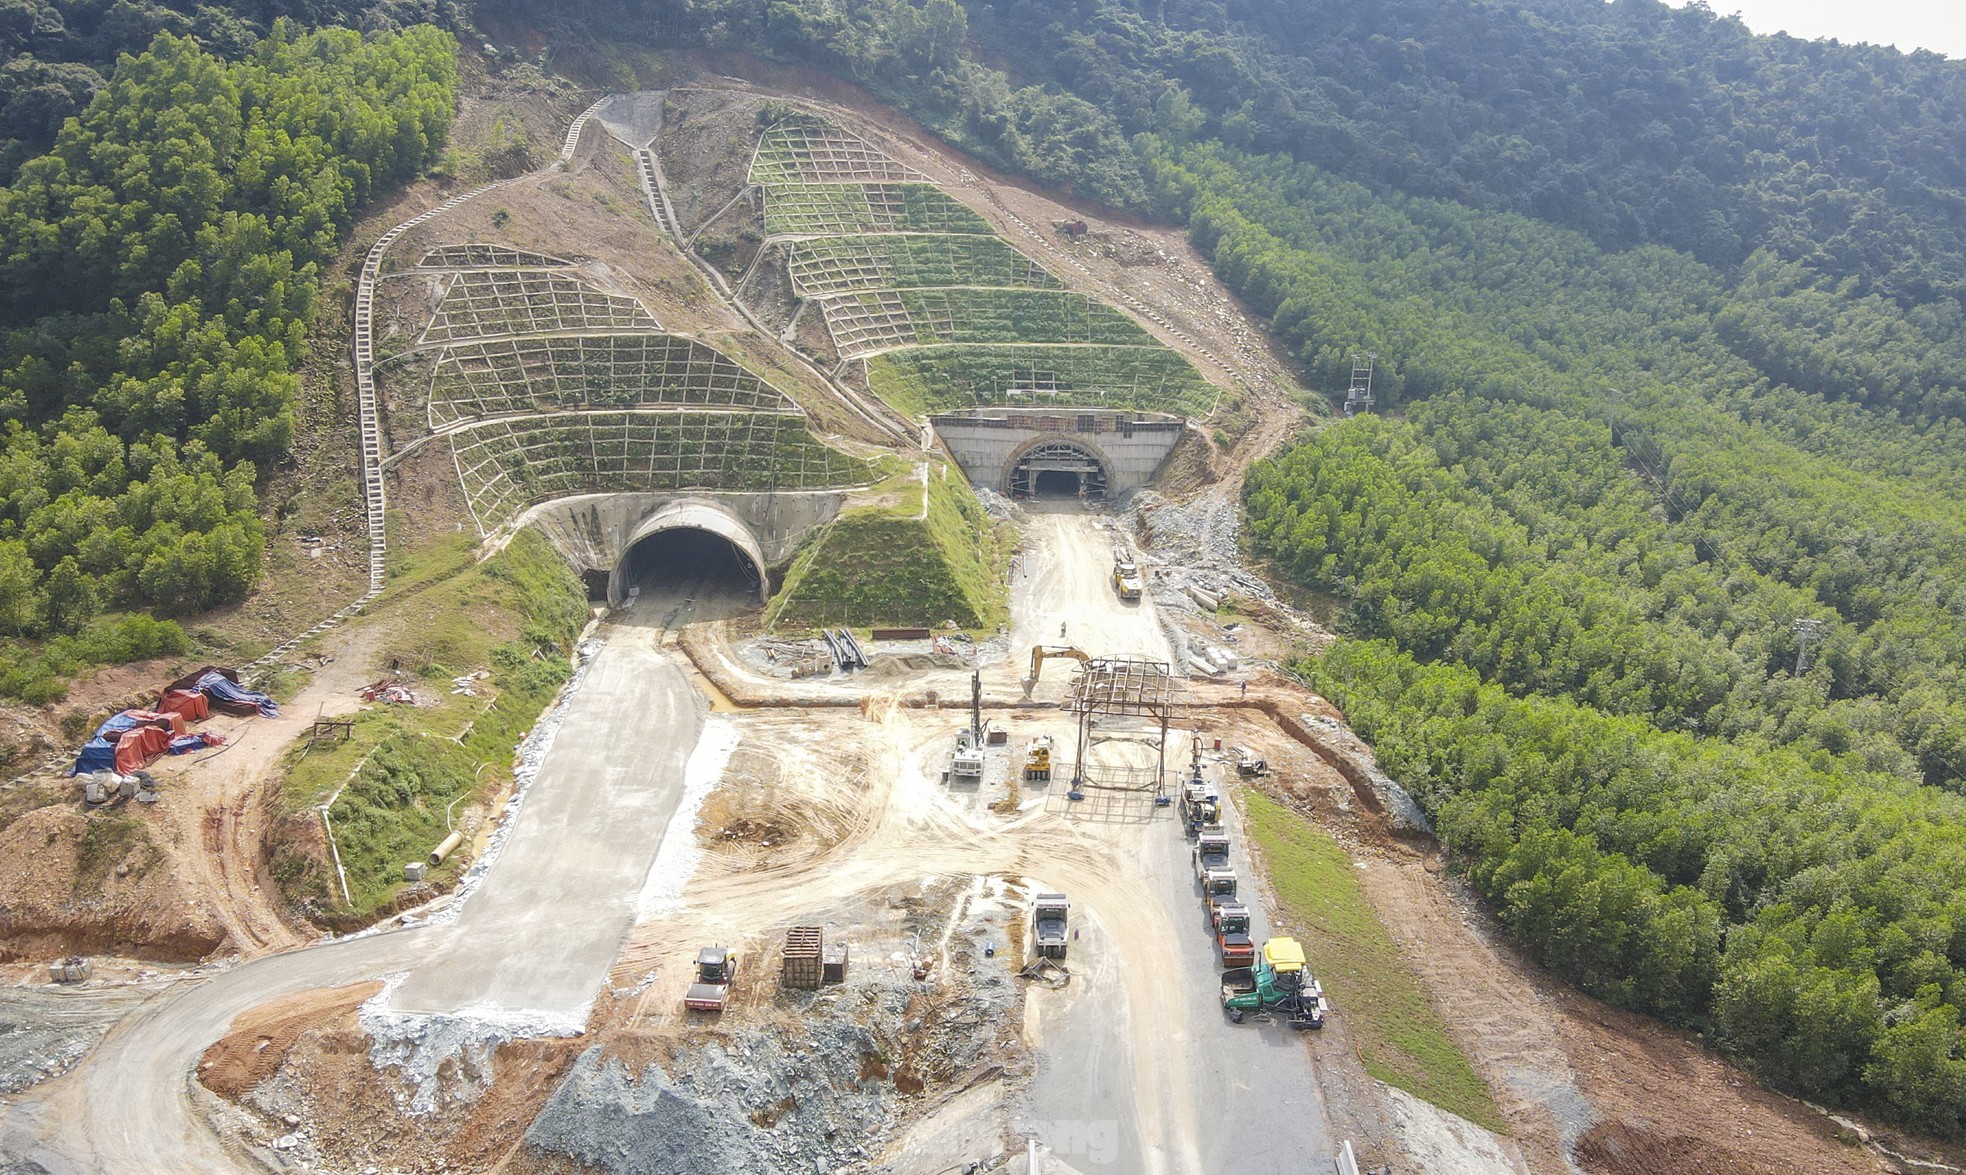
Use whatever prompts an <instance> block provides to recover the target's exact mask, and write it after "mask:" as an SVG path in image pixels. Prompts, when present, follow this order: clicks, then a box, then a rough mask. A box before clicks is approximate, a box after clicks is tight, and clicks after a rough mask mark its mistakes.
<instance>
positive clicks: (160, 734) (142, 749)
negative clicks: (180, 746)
mask: <svg viewBox="0 0 1966 1175" xmlns="http://www.w3.org/2000/svg"><path fill="white" fill-rule="evenodd" d="M170 746H171V732H170V731H169V730H168V729H166V728H164V727H162V726H139V727H137V728H136V729H135V730H128V731H124V732H123V737H122V738H119V739H117V740H116V773H117V774H118V775H131V774H134V773H136V772H137V771H141V770H142V769H143V768H144V767H145V766H146V765H148V764H149V762H150V761H151V760H152V759H155V758H156V757H157V756H159V755H161V754H163V753H164V752H165V751H167V750H169V749H170Z"/></svg>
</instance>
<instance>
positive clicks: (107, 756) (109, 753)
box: [74, 738, 116, 775]
mask: <svg viewBox="0 0 1966 1175" xmlns="http://www.w3.org/2000/svg"><path fill="white" fill-rule="evenodd" d="M114 770H116V744H115V743H112V742H110V741H109V740H108V739H106V738H93V739H90V740H89V741H88V742H86V743H84V744H82V749H81V751H80V752H78V753H77V754H76V756H75V772H74V773H75V774H76V775H87V774H89V773H90V772H92V771H114Z"/></svg>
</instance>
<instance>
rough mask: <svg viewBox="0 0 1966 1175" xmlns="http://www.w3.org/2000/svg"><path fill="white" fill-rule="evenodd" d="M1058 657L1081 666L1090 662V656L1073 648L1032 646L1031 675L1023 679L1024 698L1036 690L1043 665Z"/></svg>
mask: <svg viewBox="0 0 1966 1175" xmlns="http://www.w3.org/2000/svg"><path fill="white" fill-rule="evenodd" d="M1060 657H1064V658H1066V659H1068V660H1072V661H1077V662H1078V663H1079V664H1081V665H1083V664H1085V663H1086V662H1087V661H1090V660H1092V657H1091V655H1090V654H1088V653H1087V652H1086V651H1085V650H1084V649H1079V648H1074V647H1072V646H1071V645H1032V646H1031V675H1030V676H1029V677H1027V678H1025V679H1024V696H1025V697H1027V698H1028V697H1030V696H1031V691H1032V690H1034V689H1036V688H1037V685H1038V674H1039V673H1041V672H1043V671H1044V663H1045V662H1046V661H1047V660H1056V659H1058V658H1060Z"/></svg>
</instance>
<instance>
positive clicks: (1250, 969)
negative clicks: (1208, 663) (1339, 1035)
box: [1181, 740, 1331, 1029]
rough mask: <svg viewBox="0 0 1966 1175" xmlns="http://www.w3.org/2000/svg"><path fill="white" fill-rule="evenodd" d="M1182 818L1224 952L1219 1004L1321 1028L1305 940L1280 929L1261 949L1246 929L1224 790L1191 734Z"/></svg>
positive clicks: (1322, 1004) (1236, 1014) (1235, 1018)
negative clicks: (1232, 861)
mask: <svg viewBox="0 0 1966 1175" xmlns="http://www.w3.org/2000/svg"><path fill="white" fill-rule="evenodd" d="M1181 821H1182V826H1183V827H1184V829H1185V830H1186V832H1187V835H1188V836H1189V837H1190V838H1192V839H1193V840H1194V842H1195V845H1194V864H1195V881H1196V882H1197V883H1198V884H1199V885H1200V886H1201V892H1202V903H1203V909H1204V910H1205V911H1206V913H1207V915H1208V924H1209V928H1210V929H1211V931H1212V932H1213V933H1214V935H1215V949H1216V951H1217V952H1219V954H1220V955H1221V959H1222V966H1223V968H1224V970H1223V971H1222V1011H1223V1014H1225V1015H1226V1016H1228V1018H1229V1021H1230V1022H1231V1023H1234V1024H1240V1023H1242V1021H1243V1017H1245V1016H1247V1015H1248V1014H1250V1013H1251V1012H1257V1013H1270V1014H1273V1015H1276V1016H1281V1017H1283V1018H1284V1019H1285V1020H1287V1021H1288V1022H1289V1024H1290V1026H1291V1027H1292V1028H1298V1029H1303V1028H1322V1027H1324V1015H1325V1013H1326V1012H1327V1011H1329V1010H1330V1007H1331V1005H1330V1004H1329V1003H1328V1002H1327V1001H1326V1000H1325V998H1324V985H1323V984H1321V983H1319V982H1318V981H1317V979H1316V978H1315V977H1313V976H1312V975H1311V970H1310V967H1309V966H1308V965H1307V963H1306V961H1305V958H1304V947H1303V944H1301V943H1299V942H1298V941H1297V940H1296V939H1294V938H1289V937H1285V936H1277V937H1273V938H1270V939H1268V940H1266V941H1265V942H1264V943H1263V948H1262V950H1261V951H1260V952H1259V951H1258V950H1257V949H1256V941H1255V939H1254V938H1252V937H1251V936H1250V932H1251V929H1252V928H1251V924H1250V916H1249V906H1248V905H1247V904H1245V903H1244V902H1242V901H1241V900H1240V899H1239V898H1238V897H1237V895H1236V888H1237V885H1238V882H1239V878H1238V877H1237V876H1236V871H1235V867H1234V866H1233V865H1232V864H1230V862H1229V849H1230V847H1231V846H1230V841H1229V833H1228V830H1227V829H1226V828H1225V827H1224V826H1223V824H1222V797H1221V794H1220V792H1219V791H1218V790H1217V789H1216V786H1215V784H1213V783H1211V782H1209V781H1208V779H1207V778H1206V777H1205V776H1204V774H1203V772H1202V767H1201V745H1200V740H1196V744H1195V755H1194V768H1193V771H1192V774H1191V775H1190V776H1189V778H1188V779H1187V781H1186V782H1185V783H1183V784H1182V787H1181Z"/></svg>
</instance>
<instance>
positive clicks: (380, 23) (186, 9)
mask: <svg viewBox="0 0 1966 1175" xmlns="http://www.w3.org/2000/svg"><path fill="white" fill-rule="evenodd" d="M281 19H292V20H296V21H300V22H303V23H304V24H306V25H309V26H314V25H331V24H339V25H350V26H353V27H357V28H362V29H368V30H386V29H401V28H407V27H409V26H410V25H413V24H420V23H432V22H434V23H438V24H443V25H446V26H448V25H450V24H451V23H452V22H454V21H455V19H456V12H455V5H454V4H453V3H451V0H219V2H218V3H211V4H207V3H200V2H199V0H0V178H5V177H11V176H12V175H13V172H14V169H15V168H17V167H19V166H20V164H21V163H23V162H25V161H26V160H27V159H29V158H32V157H33V156H34V155H36V154H38V153H39V152H41V151H45V150H47V148H48V147H49V145H51V144H52V143H53V142H54V140H55V135H56V133H58V132H59V131H60V130H61V124H62V122H63V121H64V120H65V119H67V118H69V117H70V116H71V115H75V114H80V113H81V112H82V111H83V110H84V109H85V108H86V107H87V106H88V104H89V99H90V98H92V97H94V96H95V93H96V91H97V90H100V89H101V88H102V87H103V85H104V83H105V81H106V79H107V78H108V76H109V75H110V74H111V73H112V72H114V70H115V68H116V61H117V59H118V58H119V57H121V56H123V55H124V54H126V53H129V54H136V53H141V52H143V51H144V50H145V49H148V48H150V44H151V42H152V41H154V40H156V39H157V36H158V35H159V34H161V33H169V34H171V35H172V36H176V37H182V38H189V39H191V40H194V41H196V42H197V43H198V44H199V45H200V46H202V47H203V48H205V49H206V50H207V51H209V52H211V53H213V54H214V55H216V56H219V57H222V58H226V59H228V60H236V59H237V58H239V57H242V56H244V55H245V53H246V52H247V51H248V50H249V49H251V48H252V46H253V45H254V44H255V43H257V42H258V41H259V39H260V38H261V37H264V36H265V35H266V33H267V30H268V29H270V28H272V27H273V25H274V23H275V22H277V21H279V20H281Z"/></svg>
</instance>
